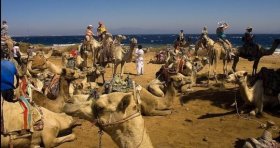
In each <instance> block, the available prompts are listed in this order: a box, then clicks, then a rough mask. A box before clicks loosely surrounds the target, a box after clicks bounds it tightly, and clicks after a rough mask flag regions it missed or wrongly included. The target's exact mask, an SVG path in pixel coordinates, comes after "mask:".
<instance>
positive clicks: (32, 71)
mask: <svg viewBox="0 0 280 148" xmlns="http://www.w3.org/2000/svg"><path fill="white" fill-rule="evenodd" d="M51 55H52V50H51V51H50V52H49V53H48V54H47V55H45V54H44V53H43V52H37V54H36V55H35V56H34V57H33V58H32V59H30V60H29V61H28V63H27V70H28V71H27V74H28V75H30V76H31V75H36V74H38V73H41V72H43V71H44V70H45V69H48V70H49V71H51V72H52V73H55V74H60V73H61V68H60V67H58V66H57V65H55V64H53V63H52V62H50V61H48V59H49V58H50V57H51Z"/></svg>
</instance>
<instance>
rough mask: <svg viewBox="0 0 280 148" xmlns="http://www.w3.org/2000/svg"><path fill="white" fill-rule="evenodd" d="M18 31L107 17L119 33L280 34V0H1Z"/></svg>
mask: <svg viewBox="0 0 280 148" xmlns="http://www.w3.org/2000/svg"><path fill="white" fill-rule="evenodd" d="M2 20H6V21H7V22H8V25H9V34H10V35H12V36H31V35H36V36H37V35H38V36H44V35H83V34H84V32H85V28H86V26H87V25H89V24H92V25H93V26H94V32H96V27H97V26H98V22H99V21H102V22H103V23H104V24H105V26H106V27H107V28H108V31H109V32H111V33H113V34H177V33H178V32H179V30H181V29H183V30H184V32H185V34H195V33H200V32H201V30H202V27H203V26H207V27H208V30H209V33H214V32H215V30H216V27H217V23H218V22H219V21H225V22H227V23H228V24H229V25H230V28H229V29H228V30H227V31H226V33H229V34H230V33H243V32H244V30H245V28H246V27H247V26H252V27H253V32H254V33H268V34H269V33H274V34H280V0H1V21H2Z"/></svg>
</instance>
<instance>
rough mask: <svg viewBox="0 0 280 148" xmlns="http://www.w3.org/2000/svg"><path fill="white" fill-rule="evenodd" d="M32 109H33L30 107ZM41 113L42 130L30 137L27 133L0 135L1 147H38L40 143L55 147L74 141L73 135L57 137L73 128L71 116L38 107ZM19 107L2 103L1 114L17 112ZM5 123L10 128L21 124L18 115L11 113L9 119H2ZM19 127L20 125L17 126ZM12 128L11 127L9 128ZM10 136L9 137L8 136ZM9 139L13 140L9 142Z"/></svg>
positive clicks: (14, 104) (47, 146)
mask: <svg viewBox="0 0 280 148" xmlns="http://www.w3.org/2000/svg"><path fill="white" fill-rule="evenodd" d="M32 108H33V107H32ZM40 108H41V111H42V113H43V116H44V117H43V118H42V119H43V122H44V127H43V129H42V130H39V131H36V130H34V132H33V133H32V134H31V135H30V134H29V132H27V133H26V134H23V135H21V136H19V135H12V133H8V134H5V135H3V134H2V133H1V147H3V148H4V147H11V146H12V147H40V145H41V143H43V144H44V147H46V148H50V147H56V146H58V145H60V144H62V143H64V142H69V141H73V140H75V139H76V136H75V134H69V135H66V136H62V137H58V134H59V133H60V132H61V131H64V130H66V129H70V128H71V127H73V126H74V124H75V123H74V121H73V118H72V117H71V116H68V115H66V114H65V113H63V114H58V113H54V112H51V111H49V110H47V109H45V108H43V107H40ZM19 109H20V110H21V108H20V106H18V105H17V103H9V102H6V101H4V109H3V112H9V111H19ZM4 120H6V121H5V122H9V123H11V124H9V125H11V126H17V125H16V124H20V123H22V122H21V120H22V119H20V117H19V116H18V114H13V113H11V114H10V116H9V118H4ZM19 126H20V125H19ZM11 128H13V127H11ZM10 134H11V136H9V135H10ZM11 138H12V139H13V140H11Z"/></svg>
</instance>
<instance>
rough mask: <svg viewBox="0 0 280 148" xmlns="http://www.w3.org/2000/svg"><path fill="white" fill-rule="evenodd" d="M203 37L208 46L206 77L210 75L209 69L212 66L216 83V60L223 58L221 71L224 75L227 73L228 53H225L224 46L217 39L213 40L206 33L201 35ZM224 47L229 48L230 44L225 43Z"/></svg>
mask: <svg viewBox="0 0 280 148" xmlns="http://www.w3.org/2000/svg"><path fill="white" fill-rule="evenodd" d="M203 39H205V41H206V47H207V48H208V54H209V72H208V78H209V77H210V69H211V67H213V73H214V77H215V81H216V83H217V82H218V79H217V75H216V69H217V62H218V60H219V59H222V60H223V72H224V74H225V75H228V72H227V63H228V62H230V58H229V53H227V51H226V49H225V47H224V46H223V45H222V43H220V42H219V41H213V40H212V39H211V38H209V37H208V36H207V35H204V36H203ZM226 46H227V47H226V48H229V49H231V48H232V45H226Z"/></svg>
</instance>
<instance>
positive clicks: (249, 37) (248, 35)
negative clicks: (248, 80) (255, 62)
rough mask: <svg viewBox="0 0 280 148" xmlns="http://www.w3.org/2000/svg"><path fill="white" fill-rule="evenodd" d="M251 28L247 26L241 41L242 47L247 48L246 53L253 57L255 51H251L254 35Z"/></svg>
mask: <svg viewBox="0 0 280 148" xmlns="http://www.w3.org/2000/svg"><path fill="white" fill-rule="evenodd" d="M252 31H253V28H252V27H251V26H250V27H247V28H246V32H245V33H244V36H243V37H242V41H243V42H244V44H243V47H244V48H245V49H247V55H251V56H252V58H253V57H255V52H254V51H253V46H254V35H253V34H252Z"/></svg>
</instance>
